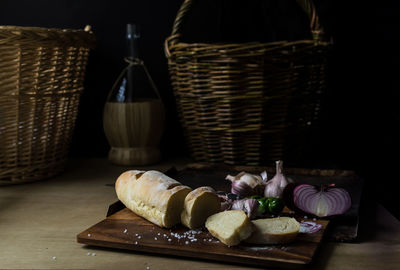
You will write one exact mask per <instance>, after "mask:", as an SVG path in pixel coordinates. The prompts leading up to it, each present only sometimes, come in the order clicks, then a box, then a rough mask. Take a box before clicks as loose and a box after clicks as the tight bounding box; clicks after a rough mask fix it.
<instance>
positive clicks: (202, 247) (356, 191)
mask: <svg viewBox="0 0 400 270" xmlns="http://www.w3.org/2000/svg"><path fill="white" fill-rule="evenodd" d="M263 170H266V171H267V172H268V174H269V175H270V176H272V175H273V174H274V172H275V170H274V168H268V167H265V168H263V167H243V166H225V165H222V166H221V165H209V164H198V163H196V164H189V165H188V166H187V168H186V169H184V170H181V171H177V170H175V169H174V168H171V169H170V170H168V171H167V172H165V173H166V174H167V175H169V176H170V177H172V178H174V179H176V180H178V181H179V182H181V183H183V184H185V185H188V186H190V187H192V188H197V187H199V186H206V185H208V186H212V187H214V188H215V189H216V190H222V191H229V189H230V184H229V182H228V181H226V180H225V177H226V175H227V174H232V175H234V174H237V173H238V172H240V171H247V172H252V173H260V172H262V171H263ZM285 172H286V174H287V175H288V176H290V177H291V178H292V179H293V180H294V181H296V182H299V183H308V184H331V183H335V184H336V185H337V186H338V187H343V188H346V189H347V190H348V191H349V193H350V195H351V197H352V207H351V209H350V210H349V211H348V212H347V213H346V214H344V215H342V216H341V217H340V218H334V219H317V220H315V221H314V222H317V223H319V224H321V225H322V229H321V230H320V231H318V232H316V233H313V234H303V233H300V234H299V235H298V236H297V239H296V240H295V241H294V242H293V243H290V244H285V245H269V246H260V245H250V244H244V243H241V244H240V245H238V246H234V247H227V246H226V245H224V244H222V243H220V242H219V241H218V240H217V239H215V238H213V237H212V236H211V234H209V233H208V232H207V231H206V230H202V231H200V232H198V233H196V234H193V233H190V234H188V232H189V230H188V229H186V228H185V227H183V226H182V225H178V226H176V227H174V228H172V229H162V228H160V227H158V226H156V225H154V224H152V223H150V222H148V221H147V220H145V219H143V218H141V217H139V216H136V215H135V214H134V213H133V212H131V211H130V210H128V209H126V208H125V207H124V206H123V205H122V203H120V202H117V203H115V204H113V205H111V206H110V208H109V211H108V214H107V218H106V219H104V220H102V221H101V222H99V223H97V224H96V225H94V226H92V227H90V228H89V229H87V230H85V231H83V232H82V233H80V234H79V235H78V236H77V240H78V242H79V243H82V244H87V245H93V246H102V247H109V248H118V249H125V250H133V251H139V252H149V253H152V254H164V255H174V256H182V257H189V258H196V259H205V260H213V261H220V262H227V263H240V264H246V265H254V266H263V267H277V268H287V269H301V268H304V267H306V266H307V265H308V264H310V263H311V262H312V260H313V257H314V256H315V254H316V251H317V249H318V247H319V245H320V244H321V242H322V239H323V238H324V239H329V240H334V241H345V242H353V241H355V239H356V237H357V228H358V210H359V205H360V198H361V190H362V186H363V181H362V179H360V178H359V177H358V176H357V175H356V174H355V173H354V172H352V171H340V170H318V169H317V170H311V169H301V168H300V169H296V168H286V169H285ZM110 186H112V187H113V184H111V185H110ZM113 192H115V191H113ZM286 210H287V209H286ZM286 212H287V211H286ZM286 214H288V213H286ZM282 215H285V214H282ZM296 218H297V219H298V220H299V221H302V220H309V219H307V218H306V217H304V216H299V215H296ZM328 224H329V227H328ZM327 228H328V229H327ZM179 236H180V237H179ZM189 236H190V238H189ZM193 239H197V240H196V241H194V240H193ZM192 240H193V241H192Z"/></svg>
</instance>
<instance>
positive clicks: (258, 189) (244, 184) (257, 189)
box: [225, 172, 265, 198]
mask: <svg viewBox="0 0 400 270" xmlns="http://www.w3.org/2000/svg"><path fill="white" fill-rule="evenodd" d="M225 179H226V180H230V181H231V182H232V188H231V192H232V193H233V194H236V195H239V196H240V197H242V198H243V197H246V196H251V195H262V194H263V191H264V188H265V182H264V181H263V179H262V177H261V176H259V175H255V174H250V173H246V172H240V173H239V174H237V175H236V176H232V175H228V176H227V177H226V178H225Z"/></svg>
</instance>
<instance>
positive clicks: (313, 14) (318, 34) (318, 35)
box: [164, 0, 323, 58]
mask: <svg viewBox="0 0 400 270" xmlns="http://www.w3.org/2000/svg"><path fill="white" fill-rule="evenodd" d="M193 1H194V0H185V1H184V2H183V3H182V5H181V7H180V9H179V11H178V14H177V16H176V18H175V21H174V25H173V27H172V33H171V35H170V36H169V37H168V38H167V39H166V40H165V44H164V48H165V54H166V55H167V57H168V58H169V57H170V56H171V54H170V51H169V47H170V45H173V44H176V43H178V42H179V37H180V36H181V33H180V30H181V26H182V22H183V20H184V17H185V15H186V13H187V12H188V10H189V9H190V7H191V5H192V3H193ZM296 2H297V3H298V4H299V5H300V6H301V7H302V8H303V10H304V11H305V12H306V13H307V15H308V17H309V18H310V29H311V33H312V35H313V39H314V40H318V41H319V40H321V39H322V34H323V30H322V27H321V25H320V24H319V18H318V14H317V10H316V8H315V5H314V3H313V1H312V0H296Z"/></svg>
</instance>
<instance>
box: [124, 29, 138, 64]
mask: <svg viewBox="0 0 400 270" xmlns="http://www.w3.org/2000/svg"><path fill="white" fill-rule="evenodd" d="M139 39H140V31H139V28H138V26H137V25H135V24H128V25H127V29H126V41H127V52H126V57H127V58H128V59H130V60H133V59H140V54H139Z"/></svg>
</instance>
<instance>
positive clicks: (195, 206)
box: [181, 187, 221, 229]
mask: <svg viewBox="0 0 400 270" xmlns="http://www.w3.org/2000/svg"><path fill="white" fill-rule="evenodd" d="M220 210H221V202H220V199H219V197H218V195H217V194H216V192H215V190H214V189H213V188H211V187H199V188H196V189H195V190H193V191H191V192H190V193H189V194H188V195H187V196H186V198H185V202H184V206H183V211H182V213H181V222H182V224H183V225H185V226H186V227H188V228H189V229H195V228H198V227H201V226H203V225H204V223H205V222H206V219H207V218H208V217H209V216H211V215H213V214H215V213H218V212H219V211H220Z"/></svg>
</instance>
